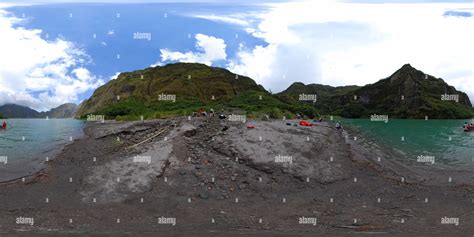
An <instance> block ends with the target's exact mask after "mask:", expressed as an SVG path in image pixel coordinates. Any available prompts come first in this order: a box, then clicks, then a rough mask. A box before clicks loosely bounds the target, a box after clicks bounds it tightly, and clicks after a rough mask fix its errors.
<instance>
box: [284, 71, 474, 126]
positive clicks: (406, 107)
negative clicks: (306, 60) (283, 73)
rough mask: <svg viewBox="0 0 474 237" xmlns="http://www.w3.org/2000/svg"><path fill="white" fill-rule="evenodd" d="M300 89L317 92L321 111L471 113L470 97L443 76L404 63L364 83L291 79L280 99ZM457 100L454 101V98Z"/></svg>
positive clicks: (458, 115) (348, 114) (419, 114)
mask: <svg viewBox="0 0 474 237" xmlns="http://www.w3.org/2000/svg"><path fill="white" fill-rule="evenodd" d="M301 93H307V94H316V95H317V96H318V100H317V102H316V103H314V105H315V107H316V108H318V109H319V110H320V112H321V113H323V114H335V115H341V116H343V117H350V118H359V117H369V116H370V115H372V114H379V115H389V116H391V117H396V118H424V117H425V116H428V117H429V118H434V119H435V118H452V119H454V118H469V117H471V116H472V114H473V108H472V104H471V102H470V100H469V97H468V96H467V95H466V94H465V93H464V92H461V91H458V90H456V89H455V88H454V87H453V86H450V85H448V84H447V83H446V82H445V81H444V80H443V79H440V78H435V77H433V76H430V75H427V74H425V73H423V72H422V71H419V70H417V69H415V68H413V67H412V66H411V65H410V64H405V65H403V66H402V67H401V68H400V69H399V70H397V71H396V72H395V73H393V74H392V75H391V76H390V77H388V78H385V79H382V80H380V81H378V82H376V83H374V84H368V85H365V86H363V87H358V86H346V87H331V86H324V85H317V84H310V85H304V84H303V83H293V84H292V85H291V86H290V87H289V88H288V89H286V90H285V91H283V92H281V93H278V97H280V98H281V99H283V100H297V99H298V96H299V95H300V94H301ZM455 100H457V101H455Z"/></svg>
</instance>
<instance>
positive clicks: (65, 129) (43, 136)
mask: <svg viewBox="0 0 474 237" xmlns="http://www.w3.org/2000/svg"><path fill="white" fill-rule="evenodd" d="M6 121H7V124H8V128H7V130H6V131H5V130H0V156H7V157H8V162H9V163H10V162H12V161H16V160H30V159H37V158H42V159H45V158H46V157H47V156H50V155H54V153H55V152H58V151H59V150H60V149H61V147H62V146H63V145H65V144H67V143H68V142H70V139H71V138H72V139H75V138H78V137H79V136H81V134H82V127H83V125H84V122H83V121H80V120H75V119H49V120H46V119H7V120H6ZM51 158H52V157H51Z"/></svg>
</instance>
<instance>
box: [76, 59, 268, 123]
mask: <svg viewBox="0 0 474 237" xmlns="http://www.w3.org/2000/svg"><path fill="white" fill-rule="evenodd" d="M249 92H255V93H260V94H263V95H269V93H268V92H267V91H266V90H265V89H264V88H263V87H262V86H260V85H257V84H256V83H255V81H253V80H252V79H250V78H248V77H244V76H236V75H235V74H233V73H231V72H229V71H228V70H225V69H222V68H215V67H208V66H206V65H203V64H197V63H176V64H168V65H166V66H162V67H161V66H157V67H153V68H147V69H144V70H138V71H134V72H126V73H121V74H120V75H119V76H118V78H117V79H115V80H111V81H109V82H108V83H107V84H105V85H103V86H101V87H99V88H98V89H97V90H96V91H95V92H94V94H93V95H92V96H91V98H89V99H88V100H86V101H84V102H83V103H82V104H81V105H80V108H79V110H78V112H77V116H78V117H81V116H82V117H83V116H84V115H87V114H90V113H104V114H107V115H110V116H116V115H126V114H138V113H146V112H149V111H153V110H159V109H161V108H163V107H167V108H169V109H177V108H182V109H185V108H187V107H196V106H200V105H204V104H206V103H210V102H223V101H230V100H232V99H234V98H235V97H238V96H241V95H242V94H245V93H249ZM166 96H168V97H167V98H166ZM166 99H169V100H173V101H169V100H168V101H167V100H166Z"/></svg>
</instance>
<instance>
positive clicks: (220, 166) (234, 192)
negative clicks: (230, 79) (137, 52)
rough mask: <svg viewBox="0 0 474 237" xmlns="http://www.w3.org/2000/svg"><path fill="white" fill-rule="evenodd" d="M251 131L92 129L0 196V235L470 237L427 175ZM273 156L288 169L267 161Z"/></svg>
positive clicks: (463, 213) (350, 148)
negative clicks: (21, 221) (360, 235)
mask: <svg viewBox="0 0 474 237" xmlns="http://www.w3.org/2000/svg"><path fill="white" fill-rule="evenodd" d="M255 125H256V128H255V129H246V128H245V125H244V124H242V123H237V122H229V121H224V120H219V119H217V118H211V119H210V118H193V119H191V121H188V120H187V119H185V118H179V119H172V120H154V121H145V122H123V123H119V122H106V123H103V124H101V123H97V124H90V125H88V126H87V127H86V128H85V136H84V137H83V138H81V139H79V140H76V141H75V142H74V143H72V144H70V145H67V146H66V147H65V148H64V149H63V151H62V152H61V154H60V155H59V156H58V157H57V158H56V159H55V160H54V161H51V162H49V168H48V170H46V171H44V172H42V173H39V174H38V175H36V176H34V177H30V178H29V179H27V180H26V181H25V182H24V183H22V182H21V181H20V182H17V183H13V184H8V185H2V186H1V187H0V212H1V214H0V230H1V231H0V233H2V232H9V231H14V230H21V231H35V232H41V231H46V232H48V231H52V232H68V233H76V232H80V233H82V232H101V233H123V232H132V233H133V232H141V233H143V232H156V231H160V232H166V233H168V232H169V231H178V232H180V233H189V232H191V233H193V235H202V236H207V235H208V234H209V233H211V231H218V233H222V232H220V231H224V232H230V231H242V232H244V233H254V232H255V231H257V232H260V233H275V232H286V233H290V232H293V233H311V232H315V233H321V234H324V233H326V234H341V233H352V232H365V233H368V232H381V233H385V232H389V233H402V232H403V233H414V232H416V233H437V234H443V233H448V234H452V233H472V231H473V230H474V227H473V226H472V225H471V224H470V223H472V221H474V214H473V210H474V208H472V206H473V203H472V187H471V186H468V185H460V184H458V183H455V182H454V183H448V182H447V181H445V182H443V183H438V184H436V183H435V182H431V183H429V184H428V183H426V181H425V182H423V183H420V182H421V180H423V176H424V174H420V173H419V172H417V171H416V170H415V169H414V168H408V167H407V166H406V165H405V164H400V163H397V162H395V161H392V160H390V159H382V161H381V162H378V161H376V160H375V159H376V157H386V156H387V155H384V154H383V152H382V151H378V150H370V149H367V148H365V147H363V146H359V145H358V144H357V142H354V141H353V140H352V139H350V138H351V137H350V135H349V134H346V133H345V132H340V131H337V130H335V129H334V128H333V126H332V125H331V124H329V123H320V124H318V125H317V126H314V127H299V126H298V127H293V126H287V125H285V123H284V122H282V121H271V122H264V121H262V122H256V123H255ZM163 129H167V130H166V131H165V132H163V133H161V134H159V135H158V136H156V137H154V138H153V139H150V140H148V141H147V142H145V143H143V144H141V145H139V146H136V147H134V148H131V149H126V148H127V147H130V146H132V145H134V144H137V143H139V142H141V141H143V140H145V139H147V137H149V136H152V135H153V134H158V132H160V131H163ZM346 135H347V136H348V137H347V138H346ZM117 137H119V138H120V139H119V141H117ZM260 137H261V139H260ZM308 138H309V139H308ZM137 155H138V156H141V157H148V156H150V158H151V162H150V164H148V163H139V162H133V157H134V156H137ZM278 155H280V156H291V157H292V163H291V164H288V163H277V162H275V160H274V158H275V156H278ZM94 157H95V162H94ZM330 157H333V159H332V161H331V158H330ZM400 177H406V180H405V182H401V180H400ZM117 178H118V179H117ZM419 181H420V182H419ZM46 198H48V201H49V202H46V201H45V200H46ZM94 200H95V202H94ZM331 200H332V201H331ZM379 200H380V202H379ZM426 201H427V202H426ZM19 216H24V217H25V216H26V217H34V219H35V224H34V225H33V226H29V225H18V224H16V223H15V219H16V218H17V217H19ZM303 216H305V217H315V218H317V220H318V223H317V225H316V226H313V225H309V224H299V218H300V217H303ZM445 216H447V217H456V218H459V226H455V225H445V224H441V221H440V219H441V218H442V217H445ZM159 217H173V218H176V226H171V225H163V224H158V221H157V218H159ZM71 219H72V223H70V221H71ZM117 219H120V223H117ZM212 219H214V223H213V222H212Z"/></svg>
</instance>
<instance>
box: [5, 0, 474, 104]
mask: <svg viewBox="0 0 474 237" xmlns="http://www.w3.org/2000/svg"><path fill="white" fill-rule="evenodd" d="M41 2H47V3H48V4H32V5H31V4H27V5H23V6H21V3H31V2H27V1H20V2H18V1H15V3H12V4H14V5H16V6H6V5H5V1H4V3H3V4H2V3H0V34H2V35H4V36H6V37H4V39H3V40H2V41H3V42H2V45H0V50H2V52H4V53H3V54H2V55H3V56H0V63H2V65H3V67H2V68H1V69H0V84H2V85H4V86H2V87H0V104H2V103H18V104H23V105H27V106H30V107H33V108H35V109H38V110H47V109H50V108H52V107H55V106H58V105H60V104H62V103H65V102H75V103H79V102H80V101H82V100H84V99H86V98H88V97H89V96H90V95H91V94H92V92H93V91H94V89H96V88H97V87H98V86H100V85H102V84H104V83H106V82H107V81H108V80H111V79H112V78H113V77H114V75H115V76H116V74H117V73H118V72H123V71H131V70H137V69H142V68H145V67H148V66H151V65H161V64H165V63H169V62H178V61H183V62H200V63H205V64H208V65H212V66H219V67H224V68H227V69H229V70H231V71H233V72H235V73H239V74H243V75H247V76H250V77H252V78H254V79H255V80H257V82H258V83H260V84H262V85H264V86H265V87H266V88H268V89H270V90H272V91H273V92H278V91H281V90H283V89H285V88H286V87H288V86H289V85H290V83H291V82H293V81H301V82H304V83H321V84H329V85H334V86H339V85H352V84H357V85H364V84H367V83H373V82H375V81H377V80H379V79H381V78H384V77H387V76H389V75H390V74H391V73H393V72H394V71H395V70H397V69H398V68H399V67H401V66H402V65H403V64H405V63H411V64H412V65H413V66H415V67H417V68H418V69H420V70H422V71H424V72H425V73H428V74H431V75H433V76H437V77H442V78H443V79H444V80H446V81H447V82H448V83H449V84H452V85H454V86H455V87H456V88H458V89H461V90H464V91H466V92H467V93H468V94H469V95H470V97H471V100H473V99H474V87H473V86H472V81H474V63H473V62H474V61H473V60H471V57H472V55H473V54H474V47H473V46H472V43H471V42H474V34H473V33H472V32H473V31H472V29H473V27H474V17H473V14H474V4H473V3H472V1H456V2H452V1H451V2H449V3H444V2H440V1H403V0H399V1H385V2H384V3H385V4H379V3H381V2H380V1H370V0H365V1H343V2H341V1H339V2H338V1H330V0H321V1H296V2H285V1H268V2H266V3H259V4H253V3H252V2H254V1H245V0H241V1H237V2H236V1H219V2H215V1H205V3H201V2H199V3H198V2H195V1H182V2H181V1H180V2H176V1H175V2H174V3H163V1H141V2H142V3H134V4H128V3H127V2H128V1H103V2H107V3H64V1H60V2H61V3H57V2H58V1H48V0H44V1H41ZM111 2H114V3H111ZM117 2H118V3H119V4H117ZM373 3H377V4H373ZM7 4H8V1H7ZM19 4H20V5H19ZM134 33H140V35H141V37H137V34H134Z"/></svg>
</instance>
